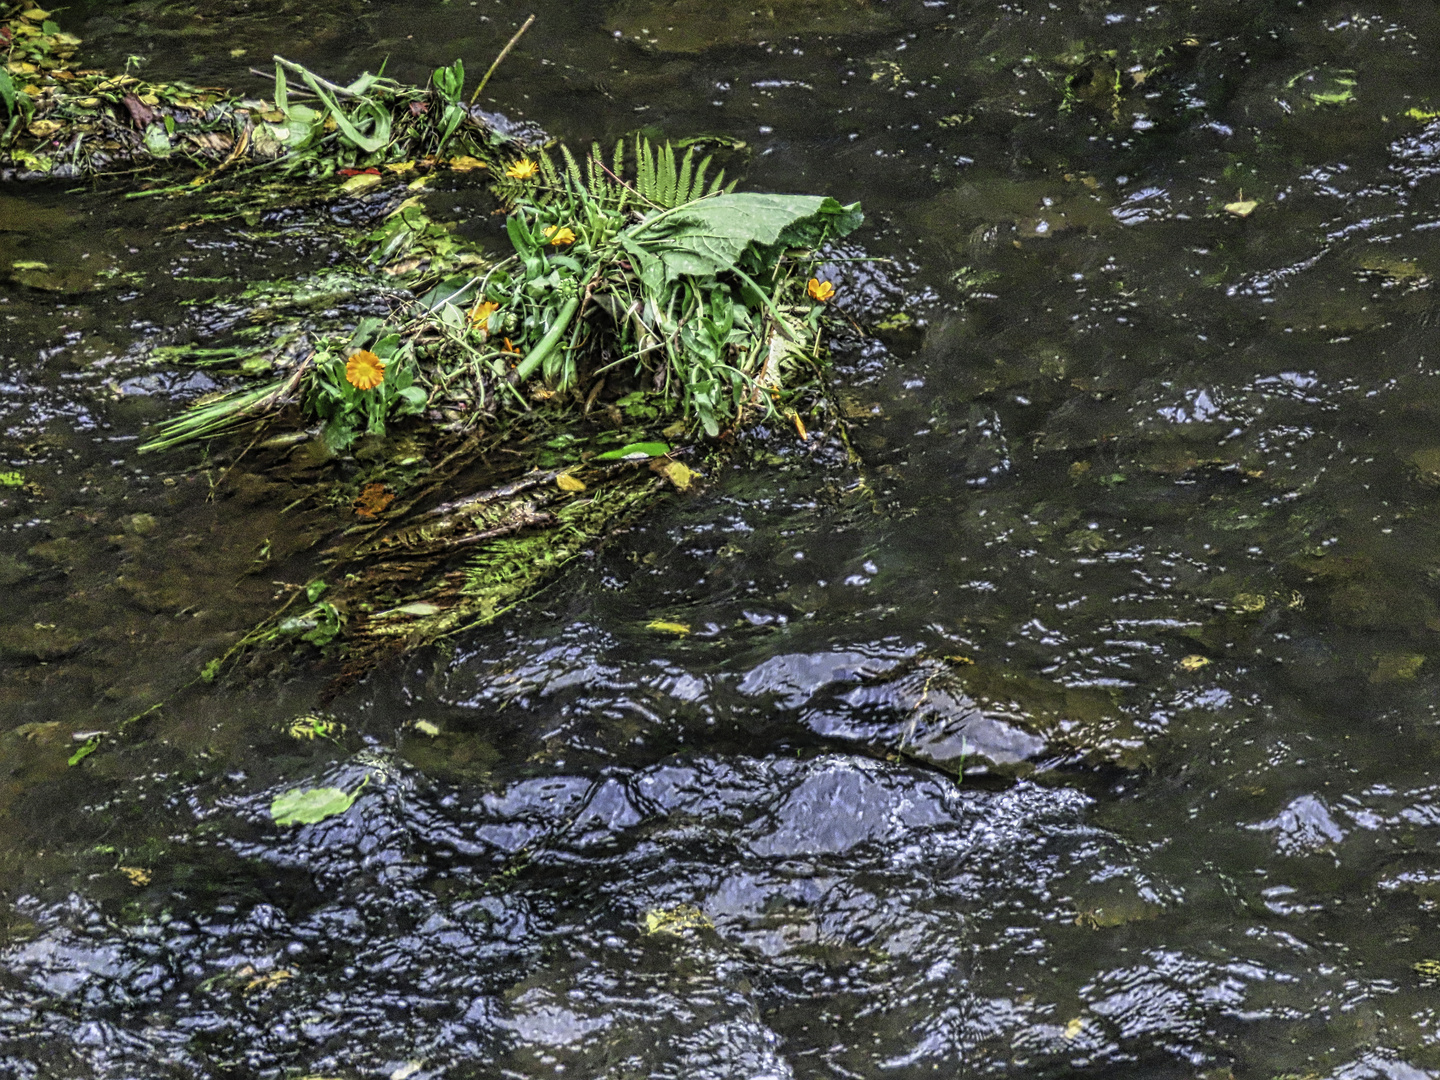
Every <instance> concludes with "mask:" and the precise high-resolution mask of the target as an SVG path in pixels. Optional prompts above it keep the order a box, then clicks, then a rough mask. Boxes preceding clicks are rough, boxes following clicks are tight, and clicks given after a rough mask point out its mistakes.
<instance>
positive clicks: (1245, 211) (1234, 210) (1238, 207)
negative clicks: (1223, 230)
mask: <svg viewBox="0 0 1440 1080" xmlns="http://www.w3.org/2000/svg"><path fill="white" fill-rule="evenodd" d="M1259 205H1260V204H1259V203H1258V202H1256V201H1255V200H1254V199H1241V200H1239V201H1238V202H1232V203H1226V204H1225V211H1226V212H1227V213H1230V214H1234V215H1235V216H1236V217H1249V216H1250V215H1251V214H1253V213H1254V212H1255V208H1256V207H1257V206H1259Z"/></svg>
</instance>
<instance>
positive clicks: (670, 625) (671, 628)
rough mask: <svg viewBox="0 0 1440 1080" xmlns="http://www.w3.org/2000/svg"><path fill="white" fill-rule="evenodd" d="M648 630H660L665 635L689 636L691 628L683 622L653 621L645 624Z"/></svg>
mask: <svg viewBox="0 0 1440 1080" xmlns="http://www.w3.org/2000/svg"><path fill="white" fill-rule="evenodd" d="M645 629H646V630H659V631H661V632H662V633H665V634H688V633H690V626H689V624H688V623H683V622H666V621H665V620H664V619H652V620H651V621H650V622H648V623H646V624H645Z"/></svg>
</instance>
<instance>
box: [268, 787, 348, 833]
mask: <svg viewBox="0 0 1440 1080" xmlns="http://www.w3.org/2000/svg"><path fill="white" fill-rule="evenodd" d="M366 779H367V780H368V779H369V778H368V777H367V778H366ZM364 786H365V785H364V783H362V784H361V785H360V787H358V788H356V789H355V790H354V791H353V792H349V791H341V790H340V789H339V788H333V787H324V788H310V789H309V790H308V791H304V790H301V789H300V788H295V789H294V790H293V791H287V792H286V793H285V794H284V795H277V796H276V797H275V800H274V801H273V802H272V803H271V804H270V816H271V817H272V818H274V819H275V824H276V825H314V824H315V823H316V822H317V821H324V820H325V819H326V818H328V817H334V816H335V815H336V814H343V813H344V812H345V811H346V810H349V809H350V807H352V806H353V805H355V799H356V797H358V796H359V794H360V789H361V788H363V787H364Z"/></svg>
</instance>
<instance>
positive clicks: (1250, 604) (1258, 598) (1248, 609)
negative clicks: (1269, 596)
mask: <svg viewBox="0 0 1440 1080" xmlns="http://www.w3.org/2000/svg"><path fill="white" fill-rule="evenodd" d="M1233 603H1234V605H1235V610H1237V611H1243V612H1245V613H1246V614H1247V615H1254V614H1255V613H1256V612H1259V611H1264V610H1265V597H1263V596H1262V595H1260V594H1259V593H1248V592H1242V593H1236V594H1235V599H1234V601H1233Z"/></svg>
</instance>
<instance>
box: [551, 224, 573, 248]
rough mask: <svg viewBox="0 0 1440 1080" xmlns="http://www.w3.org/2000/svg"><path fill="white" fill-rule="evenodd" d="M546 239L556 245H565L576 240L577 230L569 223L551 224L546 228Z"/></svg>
mask: <svg viewBox="0 0 1440 1080" xmlns="http://www.w3.org/2000/svg"><path fill="white" fill-rule="evenodd" d="M545 239H546V240H549V241H550V243H551V245H552V246H554V247H564V246H565V245H566V244H573V243H574V242H575V230H574V229H572V228H570V226H569V225H551V226H550V227H549V228H548V229H546V230H545Z"/></svg>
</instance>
